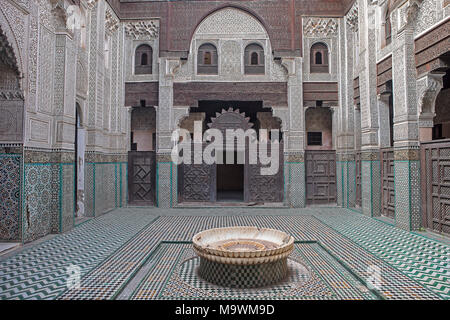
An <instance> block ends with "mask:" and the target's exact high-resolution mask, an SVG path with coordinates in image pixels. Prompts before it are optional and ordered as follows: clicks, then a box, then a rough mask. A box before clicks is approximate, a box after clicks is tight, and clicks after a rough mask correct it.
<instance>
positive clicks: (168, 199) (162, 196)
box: [156, 162, 174, 208]
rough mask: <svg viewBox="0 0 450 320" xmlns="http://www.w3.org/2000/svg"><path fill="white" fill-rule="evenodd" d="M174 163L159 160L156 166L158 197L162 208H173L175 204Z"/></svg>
mask: <svg viewBox="0 0 450 320" xmlns="http://www.w3.org/2000/svg"><path fill="white" fill-rule="evenodd" d="M173 169H174V166H173V163H172V162H158V163H157V168H156V174H157V176H156V184H157V190H156V199H157V205H158V207H160V208H171V207H172V206H173V204H174V203H173V194H172V192H173Z"/></svg>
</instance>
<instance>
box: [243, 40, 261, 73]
mask: <svg viewBox="0 0 450 320" xmlns="http://www.w3.org/2000/svg"><path fill="white" fill-rule="evenodd" d="M264 60H265V59H264V49H263V47H261V46H260V45H259V44H256V43H252V44H249V45H248V46H247V47H246V48H245V52H244V66H245V68H244V72H245V74H264V73H265V66H264V65H265V63H264Z"/></svg>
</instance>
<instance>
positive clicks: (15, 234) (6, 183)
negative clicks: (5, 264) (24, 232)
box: [0, 154, 22, 241]
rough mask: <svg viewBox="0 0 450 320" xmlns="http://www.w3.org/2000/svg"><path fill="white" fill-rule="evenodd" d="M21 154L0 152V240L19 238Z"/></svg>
mask: <svg viewBox="0 0 450 320" xmlns="http://www.w3.org/2000/svg"><path fill="white" fill-rule="evenodd" d="M21 177H22V156H21V155H15V154H0V185H1V186H2V187H1V191H0V240H8V241H9V240H20V239H21V237H20V232H21V230H20V226H21V223H20V208H21V207H20V204H21V201H20V199H21V194H20V185H21Z"/></svg>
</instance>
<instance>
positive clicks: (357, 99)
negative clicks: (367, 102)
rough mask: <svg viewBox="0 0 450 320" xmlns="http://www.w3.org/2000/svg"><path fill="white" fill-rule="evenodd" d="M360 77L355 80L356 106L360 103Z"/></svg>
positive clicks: (354, 96)
mask: <svg viewBox="0 0 450 320" xmlns="http://www.w3.org/2000/svg"><path fill="white" fill-rule="evenodd" d="M359 91H360V90H359V77H357V78H355V79H354V80H353V99H354V102H355V104H356V105H357V104H359V103H360V92H359Z"/></svg>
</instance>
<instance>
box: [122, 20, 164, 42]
mask: <svg viewBox="0 0 450 320" xmlns="http://www.w3.org/2000/svg"><path fill="white" fill-rule="evenodd" d="M125 34H126V35H127V37H130V38H132V39H135V40H150V39H155V38H157V37H158V34H159V22H158V21H157V20H146V21H134V22H126V23H125Z"/></svg>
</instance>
